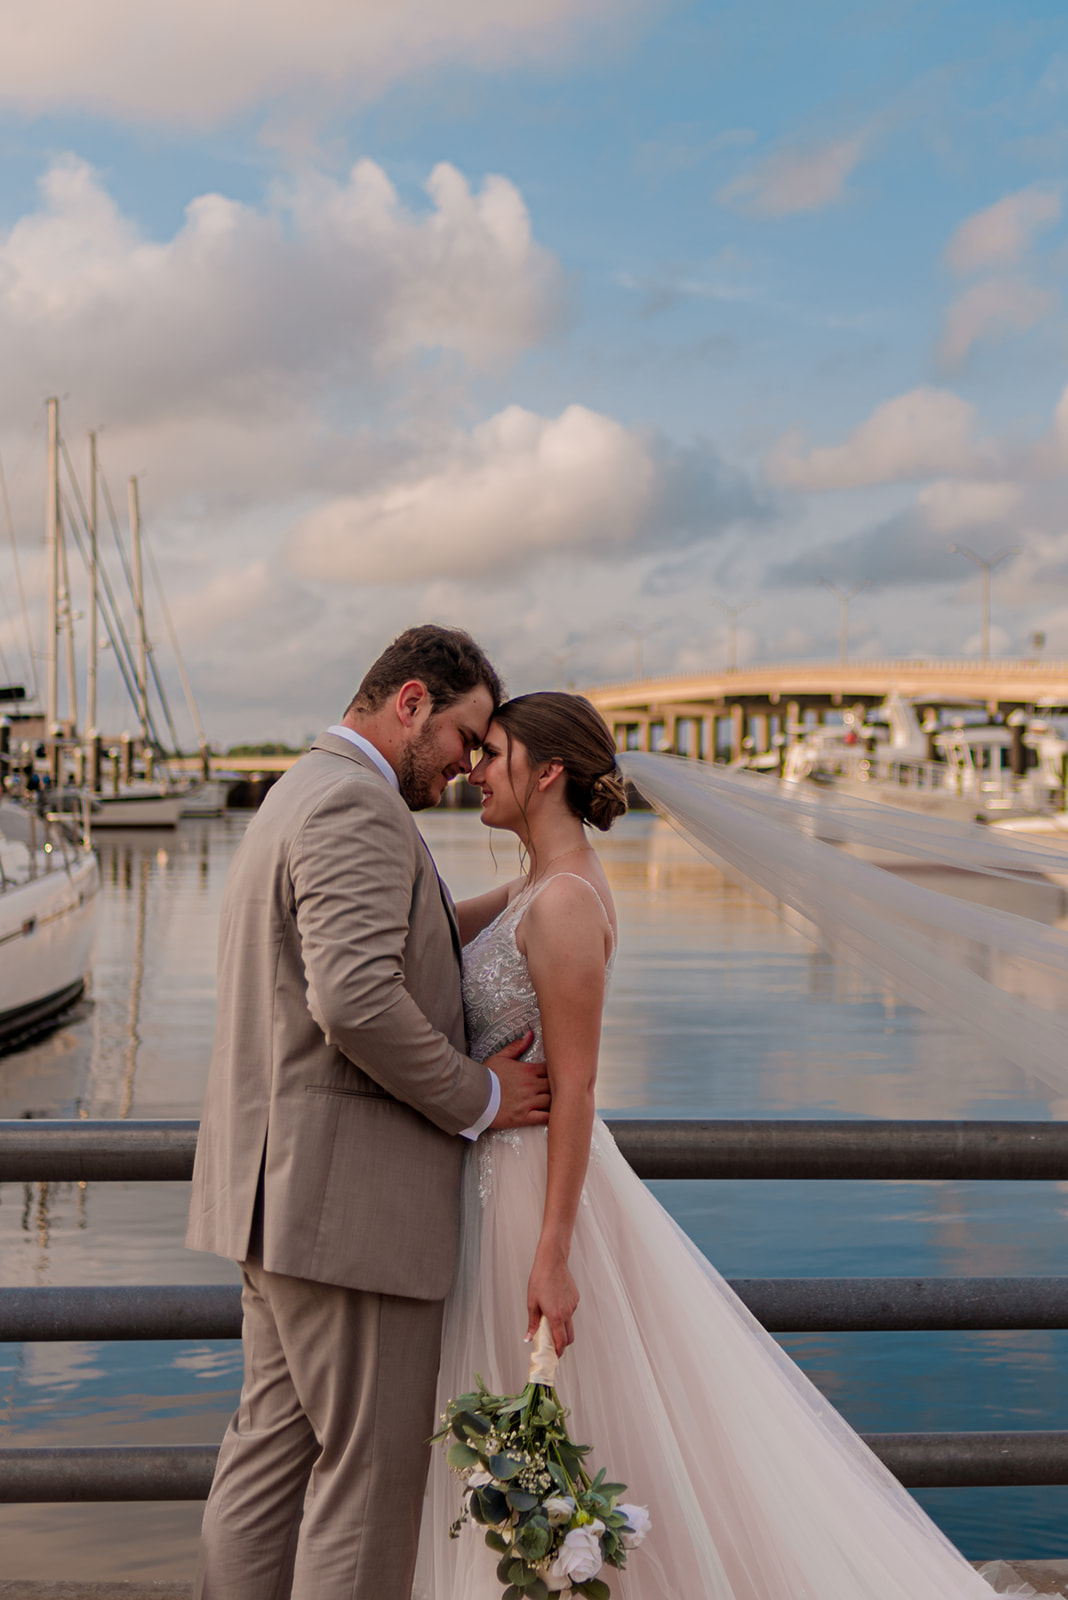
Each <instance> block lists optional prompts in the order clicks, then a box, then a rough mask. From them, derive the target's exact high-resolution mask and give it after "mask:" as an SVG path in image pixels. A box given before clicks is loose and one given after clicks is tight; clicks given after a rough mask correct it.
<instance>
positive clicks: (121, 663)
mask: <svg viewBox="0 0 1068 1600" xmlns="http://www.w3.org/2000/svg"><path fill="white" fill-rule="evenodd" d="M60 498H61V499H62V500H63V502H64V505H65V506H66V511H67V523H68V526H69V527H70V530H71V532H72V533H73V535H74V542H75V544H76V545H77V546H78V554H79V555H80V556H81V558H82V560H83V561H85V562H86V564H88V560H87V552H86V549H85V546H84V544H83V543H82V536H81V533H80V532H79V531H78V524H77V523H76V522H75V520H74V518H73V517H72V516H71V514H70V506H69V504H67V500H66V496H65V495H62V494H61V496H60ZM98 570H99V571H100V576H101V578H102V579H103V581H104V592H105V593H106V594H107V597H108V600H109V601H110V603H111V607H112V610H113V611H114V613H115V618H116V624H117V635H118V636H117V637H116V628H115V627H113V626H112V620H111V618H110V617H109V616H108V612H107V607H106V606H105V605H104V604H103V603H101V606H100V615H101V616H102V617H103V619H104V627H105V629H106V630H107V636H108V638H109V639H110V641H111V649H112V654H113V655H114V657H115V665H116V666H117V667H118V669H119V673H120V676H121V677H122V681H123V683H124V684H125V685H126V693H127V694H128V695H129V697H130V701H131V703H132V704H133V705H136V704H137V690H136V688H135V687H134V682H133V679H132V678H131V676H130V673H129V670H128V667H127V663H126V661H125V660H124V659H123V653H124V652H123V651H120V649H119V643H120V641H121V642H122V644H123V645H124V647H125V654H126V656H127V657H129V651H130V646H129V644H128V642H127V640H126V637H125V634H124V633H123V628H122V618H121V617H120V616H119V614H118V609H117V607H116V606H115V597H114V595H113V594H112V592H111V585H110V583H109V582H108V579H107V574H106V573H105V572H104V571H103V568H99V569H98Z"/></svg>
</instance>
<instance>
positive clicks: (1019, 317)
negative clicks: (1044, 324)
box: [938, 277, 1053, 370]
mask: <svg viewBox="0 0 1068 1600" xmlns="http://www.w3.org/2000/svg"><path fill="white" fill-rule="evenodd" d="M1052 303H1053V297H1052V295H1050V294H1049V293H1048V292H1047V291H1046V290H1045V289H1039V288H1038V287H1036V285H1035V284H1032V283H1028V282H1027V281H1026V279H1024V278H1020V277H1012V278H988V279H986V280H984V281H983V282H981V283H976V284H973V285H972V287H971V288H970V289H967V290H965V292H964V294H962V295H961V296H960V297H959V299H957V300H954V302H953V304H952V305H951V306H950V307H949V309H948V310H947V311H946V315H945V320H944V322H943V325H942V337H941V339H940V340H939V343H938V359H939V361H940V362H941V364H942V366H943V367H945V368H947V369H949V370H953V369H954V368H956V367H959V366H960V365H961V363H962V362H963V361H964V359H965V357H966V356H967V355H968V353H969V351H970V350H971V349H972V347H973V345H975V344H977V343H978V342H979V340H980V339H989V338H992V337H994V336H995V335H997V334H1004V333H1007V332H1012V333H1025V332H1026V331H1027V329H1028V328H1033V327H1034V326H1035V324H1036V322H1040V321H1041V320H1042V318H1043V317H1044V316H1045V314H1046V312H1047V311H1048V310H1049V308H1050V306H1051V305H1052Z"/></svg>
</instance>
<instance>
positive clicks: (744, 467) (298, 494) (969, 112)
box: [0, 0, 1068, 740]
mask: <svg viewBox="0 0 1068 1600" xmlns="http://www.w3.org/2000/svg"><path fill="white" fill-rule="evenodd" d="M146 15H148V16H150V21H149V22H148V23H147V24H146V22H145V17H146ZM87 19H88V20H87ZM10 46H11V47H10V49H8V50H6V52H5V60H4V61H3V62H2V63H0V160H2V162H3V173H4V178H5V182H4V183H3V185H2V187H0V350H3V351H5V362H4V365H5V384H4V393H3V399H2V401H0V461H2V462H3V465H4V469H5V474H6V477H7V480H8V483H9V485H10V488H11V495H12V504H13V511H14V518H15V523H16V528H17V534H18V540H19V553H20V561H21V564H22V566H23V569H24V574H23V575H24V578H25V581H26V583H27V586H28V588H29V590H30V593H31V596H32V597H33V605H34V625H35V627H36V626H37V625H38V614H39V611H40V591H41V582H42V573H41V566H42V560H41V547H42V517H43V478H44V472H43V460H42V451H43V444H42V438H43V426H42V422H43V410H42V402H43V399H44V397H45V396H46V395H47V394H48V393H53V392H55V393H60V394H62V395H63V396H65V397H66V398H65V399H64V401H63V427H64V433H65V436H66V437H67V439H68V441H69V442H70V446H71V449H72V451H73V452H74V454H75V458H76V460H77V461H79V462H80V461H81V460H82V459H83V458H84V449H85V446H84V436H85V432H86V430H87V429H88V428H89V427H91V426H96V427H98V428H101V429H102V430H103V431H102V433H101V451H102V457H103V460H104V464H105V469H106V471H107V473H108V476H109V482H110V483H111V484H112V488H113V492H115V493H117V494H120V497H121V490H122V487H123V483H122V480H123V479H124V478H125V477H126V476H127V475H128V474H129V473H137V474H139V475H140V477H141V479H142V492H141V498H142V505H143V508H144V515H145V521H146V525H147V527H148V529H149V532H150V536H151V538H152V541H153V544H154V548H155V550H156V552H157V554H158V557H159V560H160V564H161V567H162V569H163V571H164V574H165V581H166V585H167V593H168V598H169V601H170V604H171V608H172V610H173V611H174V613H175V617H176V620H177V622H178V625H179V629H180V632H181V635H182V638H183V640H184V641H185V644H186V653H187V655H188V657H189V659H190V663H191V665H192V666H193V676H194V680H195V682H196V685H197V689H198V693H199V696H200V698H201V699H202V701H203V702H204V710H205V713H206V720H207V722H208V725H209V731H210V732H212V733H213V734H214V735H215V736H216V737H218V738H221V739H224V740H225V739H227V738H230V737H231V736H232V737H237V736H239V735H247V736H249V737H253V736H264V737H266V736H268V735H272V734H277V735H283V734H285V735H290V736H294V735H299V734H301V733H305V732H308V731H310V730H312V729H313V728H315V727H316V726H317V725H319V724H320V723H322V722H323V721H324V720H327V719H328V718H329V716H331V715H333V714H334V713H335V712H336V709H337V707H338V704H339V703H341V702H343V701H344V699H345V698H347V695H348V693H349V690H350V687H351V685H352V683H353V681H354V679H355V678H356V677H358V675H359V671H360V668H361V666H362V664H363V663H364V662H365V661H366V660H367V659H368V658H369V657H370V656H371V655H373V653H374V652H375V651H376V650H377V648H378V647H379V646H380V645H381V644H382V643H383V642H384V641H385V639H386V638H387V637H388V636H389V635H390V633H391V632H393V631H395V630H396V629H397V628H399V627H401V626H403V625H404V624H405V623H407V622H408V621H410V620H413V619H416V618H420V617H424V616H436V617H439V618H441V619H442V620H446V621H457V622H463V623H465V624H466V625H468V626H470V627H471V628H472V629H473V630H474V631H475V632H477V633H478V635H479V636H480V637H481V638H482V639H483V640H484V641H485V643H486V644H487V646H488V647H489V648H490V649H491V650H492V651H493V652H494V653H495V654H496V656H497V657H498V659H499V662H500V664H501V666H502V668H503V670H504V672H505V674H506V676H507V677H508V679H509V680H510V682H511V684H512V686H513V687H514V688H515V689H525V688H529V687H533V686H535V685H537V684H538V683H546V682H553V681H555V679H556V677H557V675H558V673H559V672H560V670H561V667H560V660H562V661H563V662H564V663H565V665H564V667H563V671H564V673H565V675H566V676H567V677H568V678H573V679H574V680H575V681H576V682H577V683H579V684H581V683H584V682H593V681H597V680H600V679H604V678H606V677H612V678H614V677H621V676H627V675H629V673H630V671H631V669H632V666H633V658H634V643H633V639H632V637H631V636H630V633H629V632H628V629H630V628H633V627H641V628H646V627H647V628H649V629H651V630H652V631H651V632H650V635H649V638H648V640H647V641H646V644H645V660H646V665H647V669H648V670H650V671H654V672H656V671H669V670H677V669H682V670H700V669H701V668H702V667H704V666H712V665H715V664H717V663H718V662H721V661H722V660H723V659H724V652H725V647H726V625H725V621H724V619H723V617H722V614H721V612H720V611H719V610H718V608H717V607H716V606H715V605H714V604H713V603H712V602H713V601H714V600H715V599H716V598H718V599H719V600H720V601H723V602H725V603H727V604H728V605H731V604H736V603H740V602H742V601H746V602H748V601H750V600H755V601H756V602H757V604H755V605H753V606H752V608H751V609H749V610H747V611H746V614H745V616H744V618H743V619H742V622H741V625H740V627H739V653H740V656H741V657H742V658H743V659H745V658H748V659H756V658H760V657H763V658H774V657H781V658H798V657H819V656H829V655H833V654H834V653H835V651H836V648H837V625H838V610H837V604H836V602H835V600H834V598H833V596H831V595H830V594H828V593H827V592H826V590H824V589H822V588H821V587H820V586H819V583H818V580H819V578H821V577H825V578H829V579H831V580H832V581H837V582H839V583H841V584H848V585H853V584H859V583H868V584H870V585H871V587H870V588H869V589H866V590H865V592H864V593H863V594H862V595H861V596H858V598H857V600H856V601H855V602H854V605H853V609H852V614H851V615H852V624H853V627H852V633H853V641H852V643H853V648H854V650H855V651H856V652H857V653H858V654H862V655H868V656H883V655H898V654H901V655H909V654H953V655H956V654H962V653H967V652H970V651H974V650H975V649H976V648H977V645H978V620H979V613H978V586H977V582H976V579H975V577H974V576H973V573H972V569H970V567H969V566H968V564H967V563H966V561H965V560H964V559H963V558H961V557H960V556H951V555H950V554H949V547H950V546H951V545H952V544H953V543H954V542H959V543H962V544H967V545H969V546H971V547H972V548H973V549H975V550H976V551H978V552H979V553H981V554H983V555H994V554H997V553H998V552H1000V551H1001V550H1006V551H1011V552H1012V553H1011V555H1010V556H1009V557H1008V559H1007V560H1006V561H1005V562H1004V563H1003V564H1002V566H1001V567H1000V568H999V570H998V574H997V577H996V579H995V605H994V613H995V631H994V647H995V648H996V649H999V650H1002V651H1004V652H1005V653H1011V654H1018V653H1026V652H1027V651H1028V650H1029V648H1030V645H1029V640H1030V638H1031V636H1032V634H1033V633H1034V632H1036V631H1041V632H1044V633H1045V634H1046V636H1047V645H1046V649H1047V653H1058V654H1068V591H1066V590H1065V579H1066V577H1068V532H1065V531H1063V530H1064V529H1066V528H1068V517H1066V516H1065V512H1066V511H1068V505H1066V495H1065V475H1066V473H1068V406H1066V407H1065V413H1064V416H1063V417H1062V419H1061V422H1060V425H1059V426H1058V423H1057V417H1058V406H1059V404H1060V402H1061V396H1062V393H1063V392H1064V389H1065V383H1066V381H1068V374H1066V371H1065V367H1066V360H1065V357H1066V354H1068V324H1066V321H1065V306H1064V298H1063V291H1062V279H1063V277H1064V273H1065V267H1066V264H1068V253H1066V248H1068V247H1066V236H1065V225H1064V216H1063V202H1064V196H1063V187H1062V186H1063V167H1064V164H1065V159H1066V155H1068V22H1066V20H1065V18H1064V16H1063V7H1060V6H1054V5H1052V4H1033V3H1022V4H1013V5H1011V6H1010V5H1007V4H977V3H970V4H968V5H967V6H965V5H963V4H941V3H938V0H929V3H927V4H924V5H919V4H913V5H909V4H896V5H894V6H889V5H878V4H869V5H863V6H862V5H859V4H845V3H843V4H806V5H803V6H797V5H789V4H780V3H770V0H757V3H751V4H747V5H744V6H742V5H738V6H726V5H715V4H679V3H671V0H662V3H659V4H643V3H642V0H628V3H626V4H623V3H619V0H568V3H567V4H563V3H562V0H515V3H514V4H513V5H511V6H510V7H508V8H501V7H499V6H498V5H496V4H493V3H491V0H455V3H454V4H453V5H452V6H450V7H449V8H441V7H440V6H437V5H432V4H430V3H429V0H395V3H394V4H393V5H392V6H391V7H390V8H388V10H387V9H385V8H380V7H378V6H370V5H368V4H366V3H365V4H358V5H355V6H353V5H352V4H351V3H349V4H348V5H344V4H341V3H340V0H311V3H309V4H306V5H303V6H301V7H299V8H298V7H296V6H295V5H294V6H289V7H277V8H273V9H271V10H269V11H267V12H264V11H263V9H262V8H260V7H257V6H255V5H253V4H252V3H251V0H221V3H219V0H216V3H215V4H213V5H209V4H208V3H207V0H186V3H185V4H183V5H181V6H179V5H177V4H173V3H172V0H157V4H156V5H155V6H154V7H153V9H152V12H151V13H150V14H146V13H144V11H143V8H141V7H139V6H137V5H135V4H134V0H106V3H102V4H101V6H100V7H99V8H95V9H94V11H93V14H92V17H91V18H89V14H88V13H87V12H86V10H85V8H84V7H83V6H82V5H81V4H80V3H79V0H57V5H56V6H54V7H53V8H52V9H51V10H50V11H49V12H48V13H47V15H45V14H42V15H41V16H40V17H35V16H31V15H28V16H27V17H25V18H24V19H22V20H20V21H19V23H18V25H17V26H16V27H13V28H12V30H11V41H10ZM428 185H429V190H428ZM13 576H14V574H13V564H12V561H11V558H10V556H9V555H8V556H4V557H0V577H2V578H3V586H2V598H3V604H4V606H6V608H7V612H8V613H9V615H8V616H7V618H6V620H5V614H4V611H3V608H2V607H0V646H2V648H3V650H4V655H5V659H6V660H7V663H8V667H9V670H10V671H11V672H12V674H14V673H16V672H23V671H24V670H25V665H24V660H23V659H22V658H23V657H24V656H25V646H24V645H20V631H19V627H18V622H17V618H16V616H15V615H14V609H15V599H16V596H15V589H14V583H13ZM79 583H80V580H76V581H75V587H76V589H77V587H78V584H79ZM79 626H80V627H81V628H82V629H84V623H81V624H79ZM156 631H157V633H159V634H160V636H161V645H160V657H161V661H162V659H163V656H164V651H163V645H162V624H161V623H160V622H159V621H158V620H157V623H156ZM20 651H21V654H20ZM558 658H559V660H558ZM109 693H111V694H112V700H111V701H108V700H107V697H106V696H105V706H104V719H105V720H106V721H107V722H108V725H109V726H111V725H112V724H117V722H118V723H121V722H122V721H124V720H128V714H127V713H126V712H125V711H124V709H123V708H122V706H121V704H120V702H119V700H118V692H117V690H111V691H109Z"/></svg>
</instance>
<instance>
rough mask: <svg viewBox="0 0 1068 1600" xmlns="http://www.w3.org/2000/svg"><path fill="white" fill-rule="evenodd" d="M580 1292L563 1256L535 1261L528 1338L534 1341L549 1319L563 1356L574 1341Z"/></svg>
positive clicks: (537, 1258) (529, 1302)
mask: <svg viewBox="0 0 1068 1600" xmlns="http://www.w3.org/2000/svg"><path fill="white" fill-rule="evenodd" d="M578 1303H579V1292H578V1289H577V1287H576V1285H575V1280H574V1278H573V1277H572V1276H571V1272H570V1269H569V1267H568V1264H567V1261H566V1259H563V1258H561V1257H560V1256H558V1255H557V1256H555V1258H554V1257H545V1258H543V1257H542V1255H541V1253H540V1252H539V1254H538V1255H536V1256H535V1258H534V1265H533V1267H532V1268H531V1273H530V1280H529V1282H528V1284H527V1318H528V1320H527V1338H528V1339H533V1337H534V1335H535V1334H536V1333H537V1331H538V1323H539V1322H540V1321H541V1319H542V1317H548V1319H549V1326H550V1328H551V1329H552V1333H553V1342H554V1344H555V1345H556V1353H557V1355H558V1356H562V1355H563V1353H564V1351H565V1350H566V1349H567V1347H568V1345H569V1344H574V1342H575V1329H574V1324H573V1320H572V1319H573V1318H574V1315H575V1307H576V1306H577V1305H578Z"/></svg>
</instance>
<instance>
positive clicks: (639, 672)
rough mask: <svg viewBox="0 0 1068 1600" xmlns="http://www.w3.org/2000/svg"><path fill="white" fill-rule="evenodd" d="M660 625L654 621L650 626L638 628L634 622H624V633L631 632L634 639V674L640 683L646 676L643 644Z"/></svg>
mask: <svg viewBox="0 0 1068 1600" xmlns="http://www.w3.org/2000/svg"><path fill="white" fill-rule="evenodd" d="M659 627H660V623H659V622H654V623H653V624H652V626H651V627H649V628H636V627H635V626H634V624H633V623H632V622H625V623H624V624H623V631H624V633H629V634H630V636H631V638H632V639H633V640H634V676H635V678H636V679H637V680H638V682H639V683H640V682H641V681H642V679H643V678H644V677H645V663H644V660H643V658H642V645H643V644H644V643H645V641H646V639H648V637H649V635H650V634H652V633H655V632H656V630H657V628H659Z"/></svg>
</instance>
